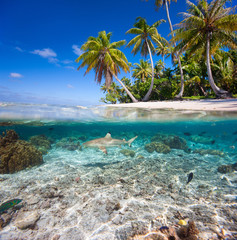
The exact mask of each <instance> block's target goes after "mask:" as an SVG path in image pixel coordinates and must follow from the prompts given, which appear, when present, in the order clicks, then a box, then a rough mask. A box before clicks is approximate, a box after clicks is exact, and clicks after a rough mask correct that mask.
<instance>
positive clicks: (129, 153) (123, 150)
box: [119, 149, 135, 157]
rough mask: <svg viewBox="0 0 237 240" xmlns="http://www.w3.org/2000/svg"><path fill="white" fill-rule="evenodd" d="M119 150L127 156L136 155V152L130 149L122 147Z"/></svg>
mask: <svg viewBox="0 0 237 240" xmlns="http://www.w3.org/2000/svg"><path fill="white" fill-rule="evenodd" d="M119 152H120V153H122V154H123V155H124V156H126V157H134V156H135V152H134V151H133V150H129V149H122V150H120V151H119Z"/></svg>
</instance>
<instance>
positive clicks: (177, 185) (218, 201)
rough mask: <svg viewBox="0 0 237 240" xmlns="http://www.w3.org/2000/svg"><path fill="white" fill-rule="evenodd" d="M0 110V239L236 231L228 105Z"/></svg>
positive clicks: (235, 125)
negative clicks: (222, 108) (221, 108)
mask: <svg viewBox="0 0 237 240" xmlns="http://www.w3.org/2000/svg"><path fill="white" fill-rule="evenodd" d="M27 108H28V109H27ZM42 108H43V110H42ZM52 109H54V111H52ZM46 113H47V114H46ZM63 113H64V114H63ZM23 116H26V117H25V119H24V117H23ZM0 118H1V121H0V133H1V137H0V239H1V240H3V239H4V240H5V239H7V240H9V239H11V240H13V239H14V240H19V239H38V240H41V239H50V240H57V239H60V240H68V239H71V240H73V239H78V240H84V239H85V240H87V239H88V240H102V239H103V240H107V239H108V240H113V239H119V240H126V239H157V240H175V239H177V240H179V239H186V240H193V239H204V240H207V239H237V224H236V223H237V152H236V149H237V117H236V116H235V115H234V114H232V113H218V114H217V113H211V114H210V113H206V112H190V111H186V112H181V111H180V112H174V111H168V110H167V111H155V110H154V111H152V112H151V110H150V111H149V110H146V111H145V110H143V111H142V110H134V109H126V110H124V109H118V108H116V109H113V108H110V109H107V110H106V108H102V109H100V108H94V109H93V110H91V109H81V108H67V107H61V108H60V109H59V108H58V107H51V108H50V109H49V107H48V106H43V107H42V106H41V107H40V108H39V107H38V108H35V107H34V108H33V106H27V107H26V108H24V110H23V109H22V108H20V107H19V106H7V107H5V108H4V107H3V108H2V109H1V111H0Z"/></svg>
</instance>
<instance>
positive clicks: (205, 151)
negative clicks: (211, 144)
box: [193, 148, 225, 157]
mask: <svg viewBox="0 0 237 240" xmlns="http://www.w3.org/2000/svg"><path fill="white" fill-rule="evenodd" d="M193 153H199V154H200V155H206V154H210V155H215V156H220V157H224V156H225V153H224V152H222V151H220V150H215V149H202V148H199V149H195V150H194V151H193Z"/></svg>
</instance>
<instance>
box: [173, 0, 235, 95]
mask: <svg viewBox="0 0 237 240" xmlns="http://www.w3.org/2000/svg"><path fill="white" fill-rule="evenodd" d="M227 1H228V0H212V1H211V2H210V3H208V2H207V0H200V1H199V2H198V4H197V5H195V4H194V3H192V2H190V1H188V0H187V4H188V6H189V8H188V13H183V15H184V17H185V18H184V20H183V21H182V22H181V23H180V24H179V26H180V28H179V29H177V30H175V37H174V38H173V40H174V41H180V43H179V44H178V46H177V47H176V49H177V50H180V51H185V50H187V49H189V51H190V55H194V54H196V53H198V54H200V53H201V55H205V56H206V64H207V73H208V80H209V83H210V85H211V88H212V89H213V91H214V93H215V94H216V96H217V97H227V96H230V94H229V93H228V92H227V91H224V90H222V89H220V88H219V87H218V86H216V84H215V82H214V79H213V76H212V70H211V55H212V54H214V53H215V51H216V50H217V49H219V48H221V47H225V46H226V47H229V48H235V49H236V47H237V34H236V32H235V31H237V15H236V14H235V15H234V14H231V12H232V11H233V8H231V7H229V8H226V7H225V4H226V2H227Z"/></svg>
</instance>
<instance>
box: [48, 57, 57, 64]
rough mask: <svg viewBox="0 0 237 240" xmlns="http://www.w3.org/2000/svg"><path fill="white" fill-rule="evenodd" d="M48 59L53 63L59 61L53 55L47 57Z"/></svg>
mask: <svg viewBox="0 0 237 240" xmlns="http://www.w3.org/2000/svg"><path fill="white" fill-rule="evenodd" d="M48 60H49V62H50V63H55V64H56V63H58V62H59V60H58V59H57V58H54V57H50V58H48Z"/></svg>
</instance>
